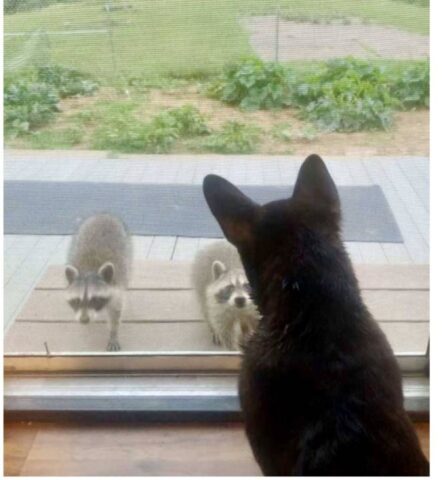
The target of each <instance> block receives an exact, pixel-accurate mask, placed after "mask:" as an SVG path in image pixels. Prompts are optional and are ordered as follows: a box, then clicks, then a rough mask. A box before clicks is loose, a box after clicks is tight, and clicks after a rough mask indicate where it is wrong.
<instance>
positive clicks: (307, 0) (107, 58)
mask: <svg viewBox="0 0 442 480" xmlns="http://www.w3.org/2000/svg"><path fill="white" fill-rule="evenodd" d="M126 3H128V4H129V5H130V6H131V7H132V8H130V9H126V10H124V9H122V10H115V11H113V12H112V13H110V14H107V13H106V12H105V11H104V9H103V1H98V0H84V1H79V2H75V3H72V4H71V3H58V4H54V5H51V6H49V7H47V8H44V9H41V10H32V11H26V12H19V13H16V14H13V15H5V17H4V30H5V32H6V33H8V32H9V33H11V32H34V31H36V30H38V29H42V31H50V32H54V31H63V32H66V31H68V30H87V29H95V30H103V29H104V30H106V29H107V27H108V26H109V24H111V25H112V32H113V34H112V43H113V45H114V50H115V69H114V65H113V62H112V54H111V53H112V47H111V38H110V36H109V35H108V33H93V34H91V33H83V34H77V35H54V36H52V35H51V36H47V37H39V38H38V42H37V43H36V44H35V45H34V44H33V43H32V42H33V41H34V40H35V39H34V40H32V39H31V40H32V41H31V40H29V41H28V44H29V45H28V47H27V48H24V46H23V45H24V38H23V37H6V40H5V64H6V65H8V64H9V63H8V62H10V61H11V60H12V59H13V58H15V57H16V56H17V55H18V54H19V53H20V54H22V55H23V57H24V58H25V60H27V59H28V57H29V59H31V60H35V61H38V62H44V61H47V59H48V58H50V60H51V61H52V62H53V63H55V64H60V65H65V66H70V67H75V68H78V69H79V70H81V71H84V72H88V73H90V74H92V75H94V76H95V77H96V78H98V79H107V80H109V81H110V80H112V81H115V80H116V77H117V76H120V77H123V78H125V79H130V78H133V77H140V76H141V77H143V76H144V77H146V76H147V77H161V76H164V75H169V76H170V75H171V76H175V77H186V78H195V77H199V78H204V77H207V76H209V75H212V74H214V73H218V72H219V71H220V69H221V68H222V66H223V65H225V64H226V63H228V62H231V61H234V60H237V59H238V58H240V57H243V56H244V55H249V54H251V53H252V52H251V47H250V45H249V43H248V37H247V33H246V32H245V31H244V29H243V28H242V27H241V26H240V24H239V22H238V18H240V17H241V16H246V15H251V14H270V13H275V2H273V1H271V0H242V1H241V2H239V1H238V0H217V1H215V0H130V1H127V2H126ZM279 3H280V9H281V14H282V16H284V17H287V18H296V17H308V18H318V19H321V18H325V19H326V18H327V17H333V16H343V17H358V18H363V19H365V20H367V21H370V22H374V23H380V24H386V25H392V26H395V27H398V28H401V29H404V30H409V31H413V32H417V33H422V34H428V30H429V8H428V7H426V6H419V5H416V4H413V3H402V2H397V1H396V0H369V1H360V0H333V1H332V0H280V2H279ZM114 4H118V1H117V0H114ZM34 43H35V42H34ZM36 57H38V58H36Z"/></svg>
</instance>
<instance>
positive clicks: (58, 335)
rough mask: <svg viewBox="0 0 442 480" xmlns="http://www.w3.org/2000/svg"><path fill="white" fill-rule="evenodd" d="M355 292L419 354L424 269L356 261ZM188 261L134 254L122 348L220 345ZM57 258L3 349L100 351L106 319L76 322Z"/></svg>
mask: <svg viewBox="0 0 442 480" xmlns="http://www.w3.org/2000/svg"><path fill="white" fill-rule="evenodd" d="M355 270H356V275H357V277H358V280H359V285H360V288H361V292H362V296H363V298H364V300H365V303H366V304H367V306H368V308H369V309H370V311H371V313H372V314H373V316H374V318H375V319H376V320H378V322H379V324H380V326H381V328H382V329H383V331H384V332H385V334H386V335H387V338H388V339H389V341H390V344H391V345H392V347H393V350H394V352H395V353H397V354H401V353H408V352H414V353H417V354H421V355H424V354H425V351H426V348H427V341H428V335H429V271H428V267H426V266H419V265H386V266H385V265H356V266H355ZM190 271H191V264H190V263H189V262H170V261H163V262H158V261H157V262H154V261H152V260H144V261H138V262H136V264H135V265H134V268H133V275H132V280H131V283H130V285H129V290H128V291H127V294H126V297H125V309H124V311H123V317H122V324H121V326H120V343H121V346H122V350H123V351H131V352H134V351H137V352H146V351H149V352H152V351H165V352H183V351H185V352H196V351H206V352H207V351H215V350H220V347H217V346H215V345H214V344H213V341H212V336H211V333H210V330H209V328H208V326H207V324H206V322H205V321H204V319H203V315H202V312H201V310H200V308H199V305H198V302H197V300H196V295H195V294H194V292H193V290H192V285H191V279H190ZM66 283H67V282H66V279H65V276H64V269H63V266H62V265H58V266H51V267H49V268H48V269H47V270H46V272H45V273H44V275H43V276H42V278H41V279H40V280H39V282H38V284H37V286H36V288H35V289H34V290H33V292H32V294H31V296H30V297H29V298H28V300H27V302H26V303H25V305H24V306H23V308H22V309H21V310H20V311H19V313H18V314H17V316H16V318H15V321H14V323H13V325H12V326H11V328H10V329H9V330H8V331H7V333H6V338H5V348H4V351H5V353H17V352H20V353H39V354H45V353H46V348H48V349H49V351H50V352H51V353H52V354H57V353H62V352H102V351H104V349H105V346H106V344H107V338H108V335H109V334H108V329H107V326H106V325H105V319H102V321H101V322H100V321H96V322H93V323H92V322H91V324H89V325H81V324H80V323H78V322H77V321H76V320H75V318H74V315H73V312H72V310H71V309H70V307H69V305H68V304H67V302H66V299H65V288H66Z"/></svg>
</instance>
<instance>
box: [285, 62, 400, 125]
mask: <svg viewBox="0 0 442 480" xmlns="http://www.w3.org/2000/svg"><path fill="white" fill-rule="evenodd" d="M294 103H295V104H296V105H297V106H299V107H300V108H301V115H302V116H303V117H304V118H306V119H307V120H309V121H311V122H312V123H313V124H314V125H316V126H317V127H319V128H320V129H322V130H328V131H344V132H354V131H359V130H378V129H386V128H387V127H389V126H390V125H391V122H392V111H393V109H394V108H395V107H397V106H398V104H399V103H398V101H397V100H396V99H395V98H394V97H393V96H392V94H391V89H390V84H389V79H388V76H387V75H386V74H385V72H384V70H383V69H381V68H380V67H378V66H376V65H373V64H371V63H368V62H365V61H363V60H356V59H353V58H347V59H342V60H341V59H339V60H332V61H330V62H327V63H326V64H325V67H324V68H323V69H321V70H320V71H319V72H317V73H313V74H308V75H307V76H306V77H304V79H303V81H302V82H300V83H299V84H298V85H297V87H296V90H295V94H294Z"/></svg>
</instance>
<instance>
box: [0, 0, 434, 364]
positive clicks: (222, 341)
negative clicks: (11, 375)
mask: <svg viewBox="0 0 442 480" xmlns="http://www.w3.org/2000/svg"><path fill="white" fill-rule="evenodd" d="M4 13H5V15H4V50H5V61H4V68H5V71H4V75H5V91H4V107H5V108H4V114H5V119H4V120H5V122H4V125H5V148H6V151H5V168H4V172H5V241H4V256H5V276H4V282H5V285H4V289H5V330H6V340H5V353H6V354H7V355H10V356H18V357H29V356H30V357H29V358H32V357H33V356H44V355H48V356H51V358H53V357H57V356H58V355H64V354H68V353H69V354H74V355H75V354H82V355H84V354H89V353H93V354H98V353H100V354H101V353H103V354H104V353H106V355H107V356H108V357H112V355H121V353H129V354H131V353H132V354H135V353H136V354H137V355H138V354H140V355H142V354H152V353H159V352H162V353H167V354H168V355H175V354H176V355H182V354H183V353H185V354H186V355H192V354H195V355H197V354H202V353H204V354H207V358H209V357H210V355H214V356H216V355H219V354H220V353H222V352H235V351H236V350H237V343H235V341H234V340H232V339H233V338H234V333H233V329H232V331H231V334H229V335H228V338H217V335H216V332H214V330H213V325H212V324H210V322H209V321H208V319H207V316H208V313H207V311H208V310H207V308H209V307H210V308H212V307H215V306H216V307H217V309H218V310H217V315H220V316H221V319H222V321H224V322H227V321H228V320H227V319H228V318H229V315H230V313H229V312H230V311H231V310H232V309H235V308H237V309H240V308H249V305H248V303H247V302H248V301H249V293H250V292H249V286H248V285H247V281H246V279H245V278H243V277H242V276H241V274H240V273H238V276H237V277H235V278H236V280H235V282H236V284H235V286H233V287H232V286H230V284H229V281H230V280H229V278H231V276H232V275H233V273H232V271H233V269H234V267H233V266H231V265H230V264H229V263H228V262H227V264H226V262H221V263H224V264H223V265H218V270H217V268H216V267H214V266H213V262H210V264H207V265H206V267H205V270H204V268H203V267H201V268H203V270H204V273H201V272H200V273H199V275H200V276H201V275H202V276H204V275H205V277H204V279H205V280H204V282H205V283H204V288H203V287H199V288H202V290H203V291H204V295H203V296H198V295H197V294H196V291H195V282H194V281H193V280H192V268H193V265H194V261H195V258H197V255H198V253H200V252H201V251H204V250H206V251H207V249H208V248H210V247H212V248H213V245H214V244H215V243H216V242H219V241H220V240H221V239H222V237H223V235H222V232H221V231H220V230H219V228H218V227H217V225H216V224H215V223H214V220H213V218H212V217H211V215H210V212H209V210H208V208H207V206H206V204H205V202H204V199H203V196H202V192H201V184H202V180H203V178H204V177H205V175H206V174H208V173H216V174H219V175H221V176H223V177H225V178H227V179H228V180H230V181H231V182H233V183H234V184H236V185H238V186H241V187H244V188H245V190H246V191H248V192H249V193H250V195H251V196H252V197H253V198H255V199H256V200H257V201H269V200H273V199H277V198H282V197H286V196H288V195H289V194H290V192H291V190H292V188H293V185H294V182H295V180H296V176H297V172H298V170H299V167H300V165H301V163H302V160H303V159H304V158H305V156H306V155H308V154H310V153H313V152H314V153H318V154H320V155H321V156H322V157H323V158H324V160H325V162H326V165H327V168H328V169H329V171H330V173H331V175H332V177H333V179H334V180H335V183H336V184H337V186H338V189H339V192H340V195H341V201H342V204H343V215H344V224H343V237H344V241H345V245H346V247H347V250H348V253H349V255H350V257H351V260H352V261H353V264H354V265H355V269H356V272H357V275H358V277H359V280H360V285H361V289H362V293H363V296H364V299H365V301H366V303H367V305H368V307H369V308H370V310H371V311H372V313H373V315H374V317H375V318H376V319H377V320H378V321H379V322H380V324H381V327H382V329H383V330H384V331H385V333H386V334H387V337H388V338H389V340H390V342H391V344H392V346H393V349H394V351H395V353H397V354H398V355H418V356H419V355H424V354H425V352H426V350H427V344H428V331H429V328H428V323H429V308H428V291H429V283H428V262H429V234H428V227H429V199H428V183H429V182H428V180H429V174H428V167H429V58H428V57H429V48H428V47H429V45H428V40H429V36H428V35H429V6H428V1H425V0H408V1H407V0H372V1H370V2H355V1H347V0H336V1H333V2H332V1H327V0H323V1H321V0H308V1H307V0H281V1H279V2H275V1H268V0H247V1H242V2H238V1H233V0H217V1H207V0H87V1H82V0H78V1H75V0H71V1H69V0H58V1H57V0H5V2H4ZM100 212H108V213H110V214H112V215H115V216H117V217H118V218H119V219H121V220H122V221H123V222H124V223H125V225H126V227H127V230H128V231H129V232H130V234H131V236H132V250H133V261H131V264H132V268H131V275H130V279H129V282H128V287H127V289H126V288H122V289H121V290H122V291H121V292H119V291H117V290H118V288H109V289H106V288H105V289H104V293H103V290H100V289H99V286H100V285H101V287H103V282H104V283H106V281H105V280H103V277H100V279H99V282H98V283H99V286H98V287H97V283H94V279H93V278H92V279H91V278H90V279H89V280H90V283H89V284H88V285H89V287H88V288H89V290H88V293H87V294H86V293H85V290H84V289H83V290H81V293H78V292H79V291H80V290H78V291H77V292H76V294H75V295H76V299H74V302H72V300H73V297H75V295H74V294H73V293H72V292H71V294H68V290H69V289H68V288H67V287H68V279H67V277H66V273H65V265H66V264H68V263H69V262H70V258H71V257H69V249H70V245H71V243H72V241H73V235H74V234H75V233H76V232H78V229H79V228H80V225H84V223H83V222H84V221H85V219H87V218H88V217H89V216H91V215H94V214H97V213H100ZM198 258H200V257H198ZM208 269H209V271H208ZM226 272H227V273H229V274H230V273H232V275H230V276H229V275H226ZM108 273H109V272H108ZM114 273H115V272H114ZM111 275H112V274H111ZM220 279H221V280H223V279H224V280H223V281H220ZM95 281H98V280H97V279H96V278H95ZM100 282H101V283H100ZM217 282H218V283H217ZM105 286H106V285H105ZM101 287H100V288H101ZM103 288H104V287H103ZM79 289H80V287H79ZM94 289H96V290H97V291H101V294H97V295H96V297H100V295H101V297H102V298H101V300H100V299H98V300H97V299H96V298H95V300H94V302H95V306H97V305H98V306H100V305H101V308H96V309H95V308H94V307H93V306H92V307H90V305H89V307H90V308H89V310H90V311H89V314H88V315H86V316H87V317H88V318H86V317H84V318H81V311H82V307H81V308H80V306H81V305H83V304H84V302H85V299H86V297H87V299H89V300H90V297H91V296H93V295H92V293H91V292H92V291H94ZM120 294H121V295H122V296H123V297H124V302H123V306H122V308H120V307H118V308H117V307H115V309H114V313H113V314H114V315H117V316H118V315H119V314H118V312H117V313H115V310H117V311H119V310H121V318H120V322H119V326H118V328H117V327H115V328H117V334H115V331H113V332H112V329H111V328H110V326H109V321H108V316H109V313H108V311H107V307H108V306H109V304H110V303H112V302H113V301H114V297H116V296H118V295H120ZM69 295H70V296H69ZM103 297H104V299H103ZM203 297H204V299H203V300H202V298H203ZM237 298H242V300H237ZM69 301H71V303H69ZM75 301H76V302H77V307H78V308H77V309H75V308H73V304H75ZM82 302H83V303H82ZM97 302H98V304H97ZM100 302H101V304H100ZM106 302H107V303H106ZM235 302H236V303H235ZM238 302H239V303H242V302H244V303H245V304H246V305H245V307H244V305H242V306H239V305H238ZM117 303H118V302H117ZM79 305H80V306H79ZM207 305H209V307H208V306H207ZM223 309H224V310H223ZM250 309H251V307H250ZM223 315H225V317H223ZM89 317H90V318H89ZM111 323H112V322H111ZM112 335H114V337H115V335H116V336H117V341H113V342H112V338H114V337H112ZM114 340H115V338H114ZM106 358H107V357H106ZM205 358H206V357H205ZM226 358H227V357H226ZM229 358H230V357H229ZM108 360H109V361H111V359H108ZM207 361H208V362H209V360H207ZM103 365H104V364H103Z"/></svg>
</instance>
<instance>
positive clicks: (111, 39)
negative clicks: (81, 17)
mask: <svg viewBox="0 0 442 480" xmlns="http://www.w3.org/2000/svg"><path fill="white" fill-rule="evenodd" d="M104 9H105V10H106V13H107V31H108V34H109V44H110V48H111V56H112V69H113V72H114V75H116V74H117V61H116V55H115V45H114V34H113V30H112V18H111V16H110V10H111V9H110V6H109V4H108V3H107V2H106V3H105V6H104Z"/></svg>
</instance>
